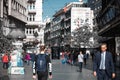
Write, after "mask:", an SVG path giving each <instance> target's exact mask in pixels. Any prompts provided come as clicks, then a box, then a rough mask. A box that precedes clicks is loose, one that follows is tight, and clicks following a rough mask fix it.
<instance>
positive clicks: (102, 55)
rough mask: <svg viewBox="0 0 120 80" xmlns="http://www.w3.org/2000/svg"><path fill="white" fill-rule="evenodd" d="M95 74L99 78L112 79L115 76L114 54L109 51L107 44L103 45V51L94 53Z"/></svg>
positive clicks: (103, 79) (102, 79) (101, 79)
mask: <svg viewBox="0 0 120 80" xmlns="http://www.w3.org/2000/svg"><path fill="white" fill-rule="evenodd" d="M93 70H94V72H93V75H94V76H95V77H96V76H97V79H98V80H111V79H112V78H115V69H114V63H113V59H112V54H111V53H110V52H108V51H107V44H102V45H101V51H100V52H97V53H96V54H95V55H94V63H93Z"/></svg>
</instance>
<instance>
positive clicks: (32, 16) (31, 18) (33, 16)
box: [27, 14, 35, 21]
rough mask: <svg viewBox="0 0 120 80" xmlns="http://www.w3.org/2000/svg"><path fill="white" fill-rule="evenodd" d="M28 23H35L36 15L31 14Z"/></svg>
mask: <svg viewBox="0 0 120 80" xmlns="http://www.w3.org/2000/svg"><path fill="white" fill-rule="evenodd" d="M27 20H28V21H35V14H29V16H28V19H27Z"/></svg>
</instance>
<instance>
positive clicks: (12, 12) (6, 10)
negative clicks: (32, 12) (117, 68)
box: [1, 0, 27, 36]
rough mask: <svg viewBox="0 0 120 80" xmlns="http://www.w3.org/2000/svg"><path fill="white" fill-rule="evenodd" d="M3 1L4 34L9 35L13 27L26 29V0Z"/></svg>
mask: <svg viewBox="0 0 120 80" xmlns="http://www.w3.org/2000/svg"><path fill="white" fill-rule="evenodd" d="M2 2H3V3H2V5H3V6H2V7H3V8H2V13H1V16H2V17H3V28H2V29H3V34H4V35H5V36H7V35H8V34H9V33H10V31H11V27H16V28H19V29H20V30H22V31H24V28H25V24H26V21H27V15H26V12H27V10H26V8H27V6H26V0H20V1H19V0H3V1H2ZM13 25H14V26H13Z"/></svg>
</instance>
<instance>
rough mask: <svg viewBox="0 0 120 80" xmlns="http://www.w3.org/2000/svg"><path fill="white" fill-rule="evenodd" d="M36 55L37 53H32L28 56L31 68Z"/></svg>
mask: <svg viewBox="0 0 120 80" xmlns="http://www.w3.org/2000/svg"><path fill="white" fill-rule="evenodd" d="M36 54H37V51H33V52H32V53H31V54H30V58H31V62H32V67H33V63H34V60H35V56H36Z"/></svg>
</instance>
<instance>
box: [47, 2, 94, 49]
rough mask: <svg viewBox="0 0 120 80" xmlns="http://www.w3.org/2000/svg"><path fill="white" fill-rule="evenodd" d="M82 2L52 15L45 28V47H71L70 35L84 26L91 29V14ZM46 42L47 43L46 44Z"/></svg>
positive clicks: (68, 5)
mask: <svg viewBox="0 0 120 80" xmlns="http://www.w3.org/2000/svg"><path fill="white" fill-rule="evenodd" d="M82 4H83V2H82V1H81V2H71V3H69V4H67V5H66V6H65V7H64V8H63V9H60V10H59V11H58V12H56V13H55V14H54V16H53V17H54V18H53V19H52V21H51V22H50V23H47V24H46V28H45V43H46V45H51V46H59V47H63V46H64V47H66V48H68V49H69V48H70V47H72V40H71V39H72V33H73V32H74V31H75V30H76V29H77V28H78V27H82V26H83V25H84V24H86V23H88V24H89V26H91V27H93V21H92V19H93V12H92V10H91V9H90V8H88V7H84V6H83V5H82ZM47 41H48V42H47Z"/></svg>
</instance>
